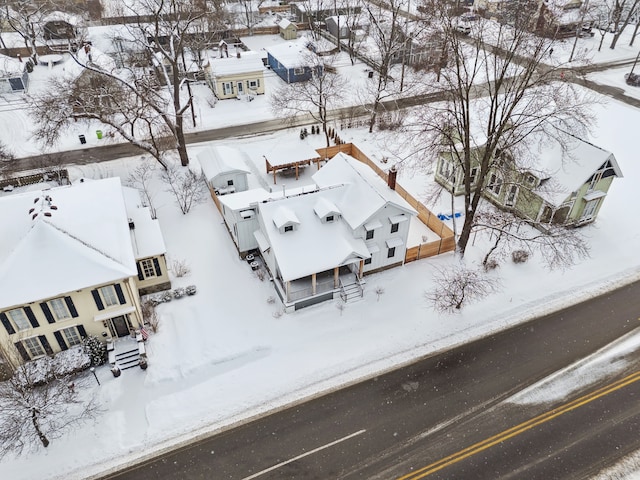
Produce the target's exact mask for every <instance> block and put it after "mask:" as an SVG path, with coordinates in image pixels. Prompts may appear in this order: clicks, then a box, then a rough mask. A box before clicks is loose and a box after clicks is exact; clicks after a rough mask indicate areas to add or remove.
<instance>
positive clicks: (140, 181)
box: [127, 158, 157, 218]
mask: <svg viewBox="0 0 640 480" xmlns="http://www.w3.org/2000/svg"><path fill="white" fill-rule="evenodd" d="M154 167H155V165H154V164H153V163H152V162H150V161H148V160H147V159H144V158H143V160H142V162H141V163H140V164H139V165H138V166H137V167H136V168H134V169H133V170H132V171H130V172H129V177H128V178H127V182H128V183H129V185H131V186H132V187H133V188H137V189H138V190H140V193H141V194H142V196H143V203H144V204H145V205H146V206H147V207H149V211H150V212H151V218H157V212H156V207H155V206H154V204H153V196H154V195H153V192H152V191H151V180H152V179H153V174H154V173H155V168H154Z"/></svg>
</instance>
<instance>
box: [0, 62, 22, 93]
mask: <svg viewBox="0 0 640 480" xmlns="http://www.w3.org/2000/svg"><path fill="white" fill-rule="evenodd" d="M28 86H29V73H28V72H27V64H26V63H24V62H21V61H20V60H18V59H16V58H11V57H7V56H6V55H0V93H10V92H24V91H26V90H27V87H28Z"/></svg>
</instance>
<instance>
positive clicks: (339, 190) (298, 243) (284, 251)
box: [220, 153, 417, 310]
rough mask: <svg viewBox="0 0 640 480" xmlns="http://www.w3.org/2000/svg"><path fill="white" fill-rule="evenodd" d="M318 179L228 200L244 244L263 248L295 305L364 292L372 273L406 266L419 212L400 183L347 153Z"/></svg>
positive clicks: (284, 295)
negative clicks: (401, 192)
mask: <svg viewBox="0 0 640 480" xmlns="http://www.w3.org/2000/svg"><path fill="white" fill-rule="evenodd" d="M392 177H393V179H394V180H395V176H394V174H393V173H392ZM312 178H313V180H314V182H315V183H314V184H313V185H308V186H306V187H303V188H297V189H294V190H287V191H282V192H278V193H270V192H267V191H266V190H262V189H261V190H259V191H253V190H250V191H248V192H243V193H240V194H232V195H228V196H227V197H221V198H220V203H221V204H222V205H223V216H224V218H225V222H226V223H227V227H228V228H229V231H230V232H231V233H232V237H233V238H234V241H235V242H236V245H237V246H238V249H239V250H240V251H241V252H243V249H244V248H247V249H251V248H252V247H253V246H254V245H255V246H257V249H258V250H259V251H260V254H261V256H262V258H263V260H264V262H265V265H266V267H267V269H268V270H269V272H270V274H271V277H272V278H273V279H274V285H275V288H276V291H277V292H278V295H279V296H280V298H281V299H282V302H283V304H284V305H285V308H286V309H288V310H294V309H299V308H302V307H304V306H308V305H312V304H315V303H318V302H322V301H324V300H327V299H330V298H334V297H336V296H339V295H340V296H342V297H343V298H348V297H349V296H351V295H353V296H356V295H361V294H362V284H361V280H362V276H363V275H364V274H366V273H370V272H373V271H377V270H381V269H385V268H389V267H393V266H397V265H402V264H403V263H404V258H405V251H406V246H407V238H408V234H409V223H410V220H411V217H412V216H414V215H417V212H416V210H415V209H414V208H413V207H411V206H410V205H409V204H408V203H407V202H406V201H405V200H404V199H403V198H402V197H401V196H400V195H399V194H398V193H397V192H396V191H395V190H394V189H393V186H390V185H395V183H394V182H390V183H389V185H387V184H386V183H385V182H384V180H382V179H381V178H380V177H379V176H378V175H377V174H376V173H375V172H374V171H373V170H371V169H370V168H369V167H368V166H367V165H365V164H363V163H361V162H359V161H358V160H356V159H354V158H353V157H351V156H349V155H346V154H344V153H339V154H338V155H336V156H335V157H333V158H332V159H331V160H330V161H329V162H328V163H327V164H326V165H325V166H323V167H322V168H321V169H320V170H319V171H318V172H316V173H315V174H314V175H313V177H312ZM251 237H253V238H251ZM244 252H245V253H246V251H244Z"/></svg>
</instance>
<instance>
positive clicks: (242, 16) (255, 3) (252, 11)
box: [238, 0, 264, 35]
mask: <svg viewBox="0 0 640 480" xmlns="http://www.w3.org/2000/svg"><path fill="white" fill-rule="evenodd" d="M263 3H264V0H238V6H239V8H240V10H241V11H240V13H239V14H238V20H239V22H240V25H242V26H243V27H246V28H247V30H248V31H249V35H253V27H255V26H256V23H258V22H259V21H260V16H259V13H258V12H259V8H260V6H261V5H262V4H263Z"/></svg>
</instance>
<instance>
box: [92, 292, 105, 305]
mask: <svg viewBox="0 0 640 480" xmlns="http://www.w3.org/2000/svg"><path fill="white" fill-rule="evenodd" d="M91 295H93V301H94V302H96V307H98V310H104V305H103V304H102V299H101V298H100V293H98V290H91Z"/></svg>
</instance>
